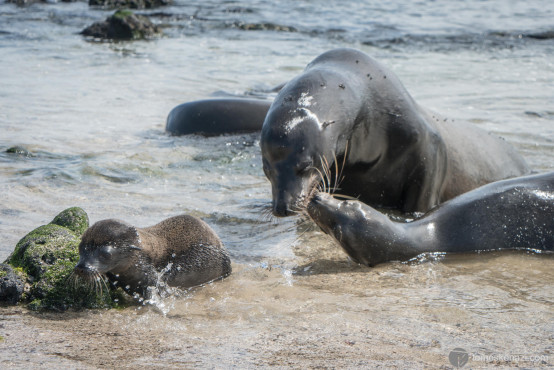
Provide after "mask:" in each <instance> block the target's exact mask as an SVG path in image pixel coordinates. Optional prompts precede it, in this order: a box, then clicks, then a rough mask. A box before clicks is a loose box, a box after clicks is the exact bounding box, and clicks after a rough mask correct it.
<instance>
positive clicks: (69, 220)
mask: <svg viewBox="0 0 554 370" xmlns="http://www.w3.org/2000/svg"><path fill="white" fill-rule="evenodd" d="M51 223H52V224H54V225H59V226H63V227H66V228H68V229H69V230H71V231H73V232H74V233H75V234H77V235H83V233H84V232H85V230H86V229H88V226H89V220H88V215H87V213H86V212H85V211H84V210H83V209H82V208H79V207H72V208H68V209H66V210H65V211H63V212H60V214H59V215H57V216H56V217H54V219H53V220H52V222H51Z"/></svg>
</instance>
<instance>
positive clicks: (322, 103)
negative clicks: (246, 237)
mask: <svg viewBox="0 0 554 370" xmlns="http://www.w3.org/2000/svg"><path fill="white" fill-rule="evenodd" d="M260 145H261V149H262V157H263V168H264V172H265V174H266V176H267V178H268V179H269V180H270V182H271V187H272V194H273V202H272V203H273V204H272V207H273V213H274V215H276V216H289V215H292V214H295V213H296V212H297V211H298V210H301V209H303V208H304V207H305V203H306V202H307V201H308V199H309V198H310V194H311V193H312V192H313V190H314V188H315V187H316V186H317V185H318V184H319V183H321V181H322V180H321V178H322V175H321V174H322V173H325V172H326V170H328V172H331V177H333V178H337V177H339V178H340V177H341V174H342V176H343V177H344V179H339V181H340V180H342V181H341V182H340V193H342V194H346V195H350V196H353V197H359V199H360V200H361V201H364V202H365V203H368V204H370V205H373V206H379V207H385V208H396V209H400V210H402V211H404V212H414V211H418V212H425V211H428V210H429V209H431V208H432V207H433V206H435V205H437V204H439V203H441V202H444V201H445V200H448V199H450V198H453V197H454V196H456V195H459V194H462V193H464V192H466V191H469V190H471V189H474V188H476V187H478V186H480V185H483V184H486V183H489V182H492V181H496V180H500V179H505V178H509V177H515V176H521V175H524V174H528V173H529V169H528V167H527V165H526V163H525V161H524V160H523V158H522V157H521V156H520V155H519V154H518V153H517V152H516V151H515V150H514V149H513V148H512V147H511V146H510V145H509V144H507V143H506V142H505V141H504V140H502V139H500V138H498V137H496V136H493V135H490V134H488V133H487V132H485V131H482V130H481V129H479V128H477V127H475V126H473V125H471V124H468V123H462V122H452V121H449V120H446V119H443V118H439V117H438V116H437V115H434V114H432V113H430V112H428V111H427V110H425V109H423V108H422V107H420V106H419V105H418V104H417V103H416V102H415V101H414V100H413V99H412V97H411V96H410V94H409V93H408V92H407V91H406V89H405V88H404V86H403V85H402V83H401V82H400V81H399V80H398V78H397V77H396V76H395V75H394V74H393V73H392V72H391V71H389V70H387V69H386V68H385V67H383V66H381V65H380V64H379V63H377V62H376V61H375V60H374V59H372V58H370V57H369V56H367V55H366V54H364V53H362V52H360V51H358V50H353V49H336V50H331V51H328V52H326V53H324V54H322V55H320V56H318V57H317V58H316V59H315V60H313V61H312V62H311V63H310V64H308V66H307V67H306V69H305V70H304V72H303V73H302V74H300V75H299V76H297V77H296V78H294V79H293V80H291V81H290V82H288V83H287V84H286V85H285V86H284V87H283V89H282V90H281V91H280V93H279V94H278V95H277V97H276V98H275V101H274V102H273V104H272V105H271V108H270V109H269V112H268V113H267V116H266V118H265V121H264V124H263V127H262V136H261V141H260ZM337 172H338V173H337ZM331 180H332V181H330V183H328V184H326V185H327V186H330V187H332V188H336V187H337V185H335V184H334V183H333V182H334V179H331Z"/></svg>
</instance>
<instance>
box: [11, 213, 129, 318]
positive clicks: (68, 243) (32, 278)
mask: <svg viewBox="0 0 554 370" xmlns="http://www.w3.org/2000/svg"><path fill="white" fill-rule="evenodd" d="M88 225H89V220H88V215H87V214H86V212H85V211H84V210H82V209H81V208H78V207H72V208H68V209H66V210H64V211H63V212H61V213H60V214H58V215H57V216H56V217H55V218H54V219H53V220H52V222H51V223H49V224H48V225H43V226H40V227H38V228H36V229H35V230H33V231H31V232H30V233H29V234H27V235H26V236H24V237H23V238H22V239H21V240H20V241H19V242H18V243H17V245H16V247H15V250H14V251H13V253H12V254H11V256H10V257H9V258H8V260H7V261H6V263H7V264H9V265H10V266H12V267H15V268H16V270H19V271H21V272H22V275H23V280H24V281H26V284H25V289H24V291H23V293H22V294H21V295H20V298H21V300H22V301H24V302H30V303H29V308H31V309H34V310H39V309H46V310H56V311H64V310H67V309H68V308H103V307H105V308H108V307H116V306H118V305H120V304H121V302H123V301H124V298H123V297H122V292H120V291H117V290H114V289H111V288H110V287H109V286H108V285H107V284H105V285H104V286H103V288H102V289H97V290H92V289H91V287H88V286H85V285H82V284H80V283H79V281H76V280H74V279H73V276H72V273H73V269H74V267H75V265H76V264H77V262H78V261H79V250H78V247H79V242H80V240H81V235H82V234H83V232H84V231H85V230H86V229H87V228H88Z"/></svg>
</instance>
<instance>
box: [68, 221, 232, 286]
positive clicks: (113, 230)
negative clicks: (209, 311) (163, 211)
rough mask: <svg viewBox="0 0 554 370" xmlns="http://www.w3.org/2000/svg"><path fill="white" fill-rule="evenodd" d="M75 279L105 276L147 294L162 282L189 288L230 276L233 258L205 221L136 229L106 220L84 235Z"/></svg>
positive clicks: (168, 223) (93, 226)
mask: <svg viewBox="0 0 554 370" xmlns="http://www.w3.org/2000/svg"><path fill="white" fill-rule="evenodd" d="M79 255H80V259H79V262H78V264H77V266H76V267H75V272H76V273H77V275H79V276H82V277H85V278H90V277H92V276H96V275H95V274H101V275H107V276H108V277H109V279H110V281H112V282H113V283H116V284H117V285H118V286H121V287H123V288H126V289H127V290H128V291H129V292H138V293H141V294H144V293H145V291H146V288H148V287H152V286H154V287H156V286H157V285H159V283H160V282H161V283H164V284H167V285H169V286H174V287H180V288H189V287H193V286H197V285H200V284H203V283H207V282H209V281H212V280H215V279H218V278H222V277H225V276H227V275H229V274H230V273H231V262H230V258H229V255H228V253H227V251H226V250H225V248H224V247H223V244H222V243H221V240H220V239H219V237H218V236H217V235H216V233H215V232H214V231H213V230H212V229H211V228H210V227H209V226H208V224H206V223H205V222H204V221H202V220H200V219H198V218H196V217H192V216H188V215H181V216H176V217H171V218H168V219H166V220H164V221H162V222H160V223H158V224H156V225H154V226H151V227H146V228H142V229H141V228H136V227H134V226H131V225H129V224H127V223H125V222H123V221H120V220H113V219H109V220H102V221H99V222H97V223H95V224H94V225H92V226H91V227H90V228H89V229H87V231H85V233H84V234H83V237H82V240H81V244H80V245H79Z"/></svg>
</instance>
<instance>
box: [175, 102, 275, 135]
mask: <svg viewBox="0 0 554 370" xmlns="http://www.w3.org/2000/svg"><path fill="white" fill-rule="evenodd" d="M270 106H271V101H269V100H261V99H241V98H220V99H206V100H197V101H192V102H187V103H183V104H180V105H178V106H176V107H175V108H173V109H172V110H171V112H169V115H168V116H167V123H166V127H165V129H166V131H167V132H169V133H170V134H172V135H189V134H198V135H204V136H214V135H221V134H236V133H244V132H258V131H260V130H261V128H262V124H263V122H264V118H265V115H266V113H267V111H268V110H269V107H270Z"/></svg>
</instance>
